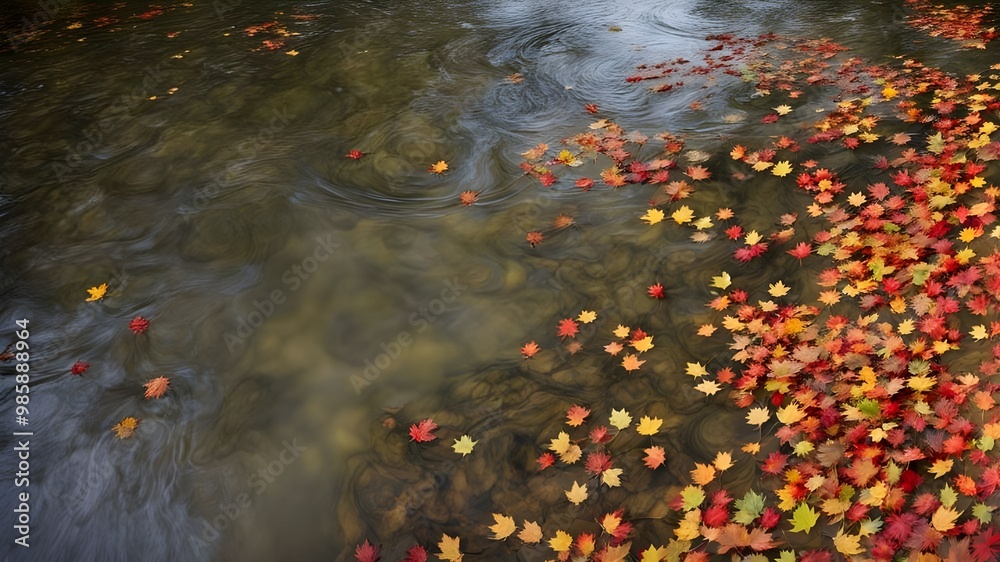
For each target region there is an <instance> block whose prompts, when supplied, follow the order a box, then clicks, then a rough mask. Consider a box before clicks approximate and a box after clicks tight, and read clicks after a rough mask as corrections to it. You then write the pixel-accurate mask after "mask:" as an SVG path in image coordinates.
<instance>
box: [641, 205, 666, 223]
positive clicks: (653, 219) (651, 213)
mask: <svg viewBox="0 0 1000 562" xmlns="http://www.w3.org/2000/svg"><path fill="white" fill-rule="evenodd" d="M665 216H666V215H664V213H663V211H661V210H660V209H650V210H648V211H646V214H645V215H642V216H641V217H639V218H640V219H642V220H644V221H646V222H647V223H649V224H650V225H653V224H656V223H658V222H660V221H662V220H663V218H664V217H665Z"/></svg>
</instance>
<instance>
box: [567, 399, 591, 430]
mask: <svg viewBox="0 0 1000 562" xmlns="http://www.w3.org/2000/svg"><path fill="white" fill-rule="evenodd" d="M589 415H590V410H588V409H587V408H584V407H583V406H580V405H578V404H573V406H572V407H571V408H570V409H569V410H567V411H566V420H567V421H566V424H567V425H570V426H573V427H577V426H579V425H582V424H583V420H585V419H587V416H589Z"/></svg>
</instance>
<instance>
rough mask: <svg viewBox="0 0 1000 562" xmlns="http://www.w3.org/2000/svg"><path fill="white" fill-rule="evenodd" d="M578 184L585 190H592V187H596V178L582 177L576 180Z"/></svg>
mask: <svg viewBox="0 0 1000 562" xmlns="http://www.w3.org/2000/svg"><path fill="white" fill-rule="evenodd" d="M576 186H577V187H579V188H580V189H582V190H584V191H590V188H592V187H594V180H592V179H590V178H580V179H578V180H576Z"/></svg>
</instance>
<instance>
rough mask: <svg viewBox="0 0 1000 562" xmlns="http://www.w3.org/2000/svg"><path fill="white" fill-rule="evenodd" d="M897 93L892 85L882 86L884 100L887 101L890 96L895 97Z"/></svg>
mask: <svg viewBox="0 0 1000 562" xmlns="http://www.w3.org/2000/svg"><path fill="white" fill-rule="evenodd" d="M897 94H899V92H897V91H896V88H893V87H892V86H886V87H885V88H882V97H883V98H885V100H886V101H889V100H891V99H892V98H894V97H896V95H897Z"/></svg>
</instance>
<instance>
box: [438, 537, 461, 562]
mask: <svg viewBox="0 0 1000 562" xmlns="http://www.w3.org/2000/svg"><path fill="white" fill-rule="evenodd" d="M458 542H459V538H458V537H449V536H448V535H446V534H442V535H441V542H439V543H438V548H439V549H441V553H440V554H438V558H440V559H441V560H447V561H448V562H458V561H459V560H461V559H462V553H461V551H460V550H459V548H460V547H459V544H458Z"/></svg>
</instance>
